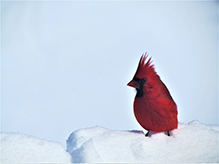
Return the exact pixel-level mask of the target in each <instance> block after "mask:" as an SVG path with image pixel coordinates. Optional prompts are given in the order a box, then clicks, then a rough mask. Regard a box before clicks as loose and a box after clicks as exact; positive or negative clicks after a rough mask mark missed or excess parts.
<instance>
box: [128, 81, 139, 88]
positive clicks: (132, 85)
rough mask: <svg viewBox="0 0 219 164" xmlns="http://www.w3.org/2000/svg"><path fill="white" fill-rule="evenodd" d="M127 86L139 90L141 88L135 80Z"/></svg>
mask: <svg viewBox="0 0 219 164" xmlns="http://www.w3.org/2000/svg"><path fill="white" fill-rule="evenodd" d="M127 85H128V86H130V87H133V88H138V89H139V88H140V86H139V84H138V82H137V81H135V80H131V81H130V82H129V83H128V84H127Z"/></svg>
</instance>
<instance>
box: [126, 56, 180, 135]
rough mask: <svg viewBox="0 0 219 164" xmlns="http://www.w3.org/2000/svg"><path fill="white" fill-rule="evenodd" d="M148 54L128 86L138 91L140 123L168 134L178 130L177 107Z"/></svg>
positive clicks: (136, 102) (135, 103) (136, 105)
mask: <svg viewBox="0 0 219 164" xmlns="http://www.w3.org/2000/svg"><path fill="white" fill-rule="evenodd" d="M147 57H148V55H147V53H145V54H143V55H142V56H141V59H140V61H139V64H138V68H137V71H136V73H135V75H134V78H133V79H132V80H131V81H130V82H129V83H128V84H127V85H128V86H130V87H134V88H136V90H137V94H136V96H135V101H134V114H135V117H136V119H137V121H138V123H139V124H140V125H141V126H142V127H143V128H144V129H146V130H147V131H148V133H147V134H146V136H148V134H149V131H155V132H163V131H164V132H167V135H168V136H170V133H169V131H171V130H173V129H177V127H178V120H177V106H176V103H175V102H174V100H173V98H172V96H171V95H170V92H169V91H168V89H167V87H166V86H165V84H164V83H163V82H162V81H161V79H160V77H159V76H158V75H157V73H156V72H155V70H154V65H153V64H151V63H152V61H151V57H150V58H149V60H148V61H147V62H145V61H146V59H147Z"/></svg>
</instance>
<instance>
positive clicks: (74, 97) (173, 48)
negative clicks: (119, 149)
mask: <svg viewBox="0 0 219 164" xmlns="http://www.w3.org/2000/svg"><path fill="white" fill-rule="evenodd" d="M217 9H218V4H217V2H216V1H210V2H204V1H193V2H190V1H184V2H182V1H181V2H176V1H175V2H174V1H159V2H158V1H156V2H154V1H153V2H151V1H138V2H136V1H107V2H104V1H82V2H79V1H66V2H59V1H57V2H49V1H47V2H43V1H38V2H2V3H1V20H2V25H1V38H2V40H1V47H2V49H1V131H3V132H20V133H24V134H28V135H34V136H36V137H39V138H44V139H47V140H54V141H58V142H61V143H62V144H65V140H66V139H67V137H68V136H69V135H70V133H71V132H72V131H74V130H76V129H80V128H86V127H92V126H95V125H100V126H103V127H105V128H109V129H115V130H117V129H118V130H132V129H138V130H141V129H142V128H141V127H140V125H139V124H138V123H137V121H136V120H135V117H134V114H133V100H134V96H135V90H134V89H132V88H130V87H127V86H126V85H127V83H128V82H129V81H130V80H131V79H132V78H133V75H134V73H135V71H136V68H137V64H138V61H139V59H140V56H141V54H143V53H145V52H148V53H149V55H150V56H151V57H152V59H153V63H154V64H155V69H156V72H157V73H158V75H159V76H160V77H161V79H162V81H163V82H164V83H165V84H166V86H167V87H168V89H169V91H170V93H171V95H172V97H173V98H174V100H175V102H176V104H177V106H178V113H179V114H178V120H179V122H183V123H188V122H190V121H192V120H199V121H200V122H202V123H206V124H218V86H217V85H218V11H217Z"/></svg>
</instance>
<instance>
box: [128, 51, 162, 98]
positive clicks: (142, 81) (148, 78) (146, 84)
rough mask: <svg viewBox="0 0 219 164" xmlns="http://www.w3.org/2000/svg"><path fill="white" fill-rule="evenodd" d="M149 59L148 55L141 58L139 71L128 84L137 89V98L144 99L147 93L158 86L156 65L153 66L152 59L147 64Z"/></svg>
mask: <svg viewBox="0 0 219 164" xmlns="http://www.w3.org/2000/svg"><path fill="white" fill-rule="evenodd" d="M147 58H148V54H147V53H145V54H143V55H142V56H141V59H140V61H139V64H138V68H137V71H136V73H135V75H134V77H133V79H132V80H131V81H130V82H129V83H128V84H127V85H128V86H130V87H134V88H136V90H137V95H136V97H143V96H144V93H145V92H150V90H151V89H152V88H153V87H154V86H156V84H155V83H156V81H157V79H159V76H158V75H157V73H156V72H155V70H154V65H153V64H152V61H151V57H150V58H149V59H148V61H147V62H146V59H147Z"/></svg>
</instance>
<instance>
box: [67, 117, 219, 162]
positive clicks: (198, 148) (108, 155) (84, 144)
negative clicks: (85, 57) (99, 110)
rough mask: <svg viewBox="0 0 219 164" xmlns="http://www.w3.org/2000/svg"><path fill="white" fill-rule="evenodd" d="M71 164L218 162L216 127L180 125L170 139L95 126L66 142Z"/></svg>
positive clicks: (72, 135) (162, 134)
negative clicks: (73, 163) (84, 163)
mask: <svg viewBox="0 0 219 164" xmlns="http://www.w3.org/2000/svg"><path fill="white" fill-rule="evenodd" d="M67 151H68V152H69V153H70V154H71V156H72V162H76V163H79V162H86V163H90V162H126V163H127V162H133V163H137V162H141V163H146V162H160V163H164V162H180V163H183V162H194V163H195V162H219V160H218V156H219V153H218V126H211V125H205V124H201V123H199V122H198V121H192V122H190V123H189V124H181V123H180V124H179V128H178V129H177V130H173V131H172V132H171V137H168V136H167V135H165V134H164V133H154V134H152V135H151V136H150V137H145V136H144V134H143V132H142V131H113V130H108V129H105V128H102V127H100V126H96V127H93V128H87V129H80V130H77V131H75V132H73V133H72V134H71V135H70V136H69V138H68V140H67Z"/></svg>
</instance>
